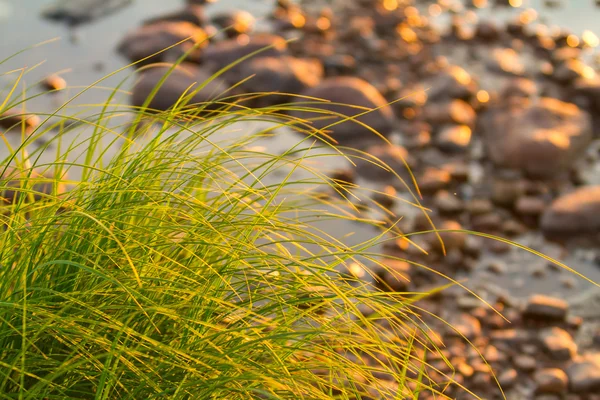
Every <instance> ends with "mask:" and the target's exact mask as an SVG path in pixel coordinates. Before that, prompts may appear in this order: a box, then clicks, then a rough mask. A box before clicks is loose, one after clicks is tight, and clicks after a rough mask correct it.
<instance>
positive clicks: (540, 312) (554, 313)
mask: <svg viewBox="0 0 600 400" xmlns="http://www.w3.org/2000/svg"><path fill="white" fill-rule="evenodd" d="M568 309H569V305H568V304H567V302H566V301H564V300H562V299H558V298H555V297H549V296H544V295H534V296H531V297H530V298H529V300H528V301H527V304H526V306H525V310H524V311H523V316H524V317H526V318H531V319H540V320H545V321H564V320H565V318H566V316H567V312H568Z"/></svg>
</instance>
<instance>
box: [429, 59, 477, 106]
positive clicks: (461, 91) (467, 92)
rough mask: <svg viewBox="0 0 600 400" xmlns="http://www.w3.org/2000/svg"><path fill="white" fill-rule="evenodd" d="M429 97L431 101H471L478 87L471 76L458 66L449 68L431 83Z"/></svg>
mask: <svg viewBox="0 0 600 400" xmlns="http://www.w3.org/2000/svg"><path fill="white" fill-rule="evenodd" d="M430 86H431V90H429V91H428V92H427V96H428V97H429V99H431V100H446V99H460V100H465V101H469V100H470V99H471V98H473V97H474V96H475V94H476V93H477V90H478V85H477V83H476V82H475V80H474V79H473V78H472V77H471V75H470V74H469V73H468V72H467V71H465V70H464V69H463V68H462V67H459V66H458V65H451V66H448V67H447V68H446V69H445V70H444V71H442V72H441V73H439V74H438V75H437V76H436V78H435V79H434V80H433V81H432V82H431V85H430Z"/></svg>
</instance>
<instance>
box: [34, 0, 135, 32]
mask: <svg viewBox="0 0 600 400" xmlns="http://www.w3.org/2000/svg"><path fill="white" fill-rule="evenodd" d="M132 3H133V0H58V1H55V2H54V4H52V5H51V6H50V7H48V8H46V9H45V10H44V11H43V12H42V16H43V17H44V18H46V19H49V20H52V21H57V22H63V23H65V24H67V25H69V26H77V25H81V24H84V23H87V22H91V21H93V20H95V19H98V18H101V17H104V16H107V15H110V14H112V13H114V12H116V11H118V10H120V9H122V8H124V7H126V6H128V5H130V4H132Z"/></svg>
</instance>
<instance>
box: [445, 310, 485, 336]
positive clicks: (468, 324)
mask: <svg viewBox="0 0 600 400" xmlns="http://www.w3.org/2000/svg"><path fill="white" fill-rule="evenodd" d="M448 322H449V323H450V325H451V326H452V328H449V329H450V332H449V334H450V335H457V336H458V337H465V338H467V339H468V340H473V339H475V338H476V337H478V336H480V335H481V323H480V322H479V320H478V319H477V318H475V317H473V316H471V315H469V314H466V313H460V314H458V315H456V316H453V317H451V318H449V320H448Z"/></svg>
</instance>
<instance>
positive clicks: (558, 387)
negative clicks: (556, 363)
mask: <svg viewBox="0 0 600 400" xmlns="http://www.w3.org/2000/svg"><path fill="white" fill-rule="evenodd" d="M533 379H534V381H535V383H536V386H537V388H536V391H537V392H538V393H545V394H562V393H565V392H566V391H567V387H568V385H569V378H568V377H567V374H566V373H565V372H564V371H563V370H561V369H557V368H547V369H542V370H539V371H537V372H536V373H535V374H534V376H533Z"/></svg>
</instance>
